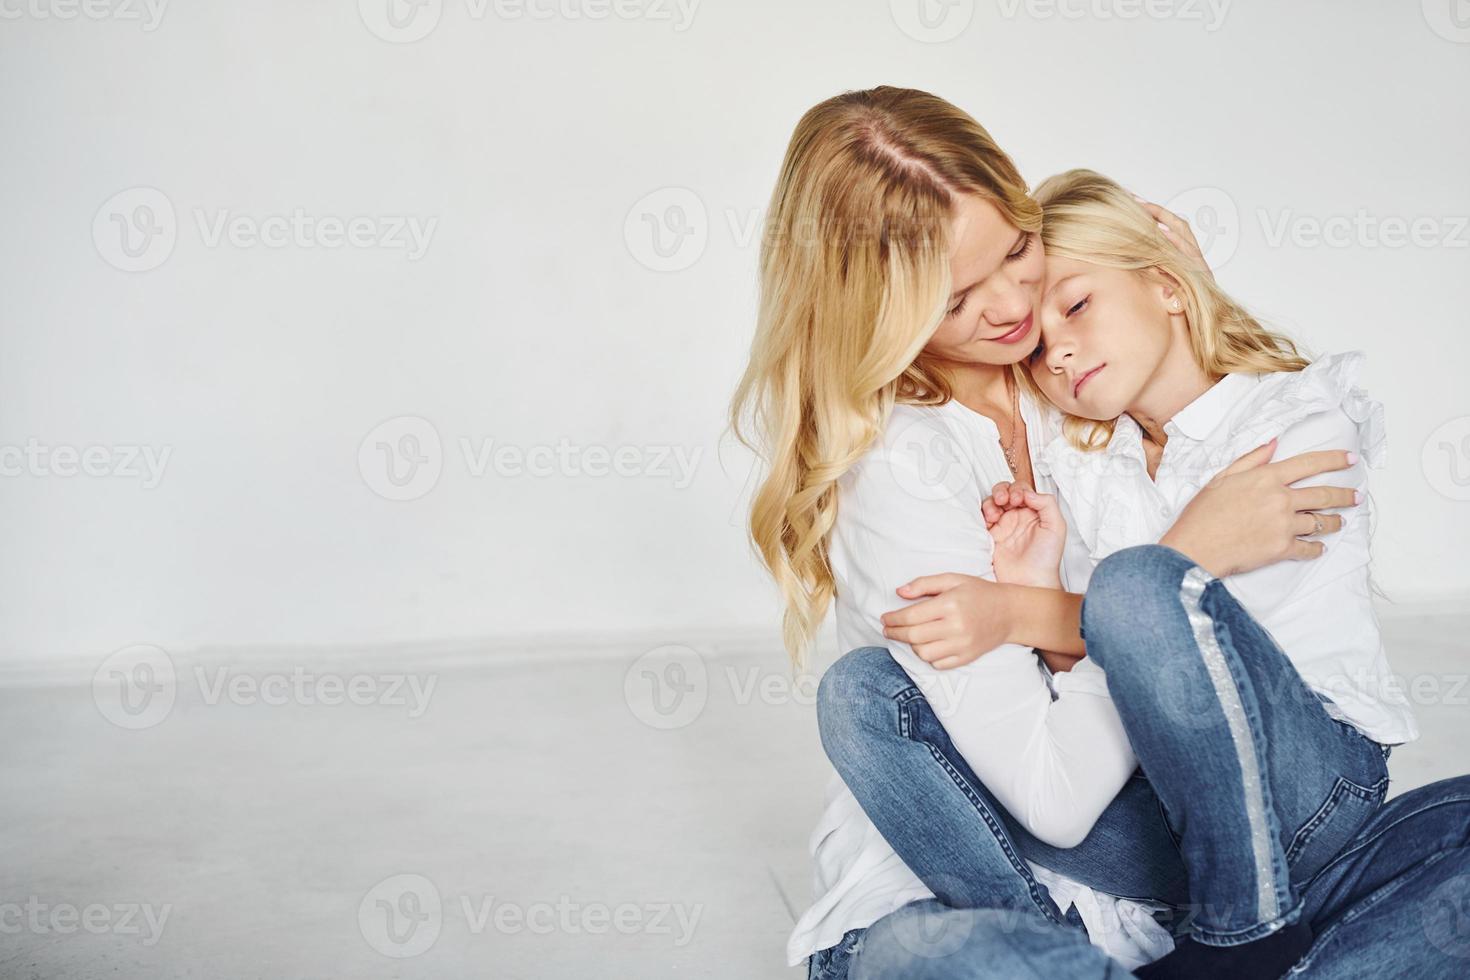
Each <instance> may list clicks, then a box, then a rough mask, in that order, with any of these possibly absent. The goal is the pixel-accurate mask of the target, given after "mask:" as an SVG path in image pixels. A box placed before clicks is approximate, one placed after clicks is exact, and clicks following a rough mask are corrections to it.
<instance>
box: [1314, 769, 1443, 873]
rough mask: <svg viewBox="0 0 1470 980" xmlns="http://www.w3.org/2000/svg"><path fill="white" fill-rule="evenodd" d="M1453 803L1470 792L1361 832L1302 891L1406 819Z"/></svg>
mask: <svg viewBox="0 0 1470 980" xmlns="http://www.w3.org/2000/svg"><path fill="white" fill-rule="evenodd" d="M1451 803H1470V793H1460V794H1456V795H1454V796H1448V797H1444V798H1442V799H1437V800H1433V801H1432V802H1430V803H1429V804H1428V805H1426V806H1422V807H1420V808H1419V809H1417V810H1413V811H1410V812H1409V813H1405V814H1402V815H1400V816H1399V817H1398V818H1397V819H1395V820H1394V821H1393V823H1391V824H1388V825H1387V826H1385V827H1378V828H1376V829H1375V830H1374V831H1373V832H1372V833H1371V834H1368V835H1366V836H1365V835H1364V834H1363V833H1362V832H1359V834H1358V836H1357V837H1355V838H1353V839H1352V840H1351V841H1349V842H1348V844H1347V846H1346V847H1344V848H1343V849H1342V850H1341V851H1339V852H1338V853H1337V854H1336V855H1335V856H1334V857H1333V858H1332V860H1331V861H1328V862H1327V863H1326V864H1325V865H1323V866H1322V870H1321V871H1318V872H1317V873H1316V874H1314V875H1312V877H1311V879H1310V880H1308V881H1306V882H1304V883H1303V884H1302V886H1301V891H1302V893H1303V894H1305V893H1306V891H1307V890H1308V889H1309V888H1311V887H1312V885H1314V884H1316V882H1317V879H1318V878H1321V877H1322V876H1323V875H1325V874H1326V873H1327V872H1328V871H1330V870H1331V869H1332V868H1333V867H1335V866H1336V865H1337V864H1338V863H1339V862H1341V861H1342V860H1343V859H1344V858H1346V857H1348V856H1349V855H1351V854H1354V853H1356V852H1357V851H1361V850H1362V849H1363V848H1365V847H1367V846H1368V845H1369V844H1372V843H1373V842H1374V841H1376V840H1377V839H1378V838H1380V837H1382V836H1383V835H1384V834H1386V833H1388V832H1389V831H1390V830H1392V829H1393V828H1395V827H1397V826H1398V825H1399V824H1401V823H1403V822H1404V821H1405V820H1408V819H1409V818H1411V817H1417V816H1419V814H1421V813H1427V812H1429V811H1430V810H1433V809H1435V808H1436V807H1441V806H1446V805H1448V804H1451Z"/></svg>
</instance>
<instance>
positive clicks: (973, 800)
mask: <svg viewBox="0 0 1470 980" xmlns="http://www.w3.org/2000/svg"><path fill="white" fill-rule="evenodd" d="M924 744H925V745H926V746H928V748H929V754H930V755H932V756H933V757H934V761H935V762H938V763H939V765H940V767H941V768H943V769H944V771H945V772H946V773H948V774H949V778H950V779H951V780H952V781H953V782H954V784H955V786H957V787H958V788H959V790H960V792H962V793H964V794H965V799H967V800H969V801H970V805H971V806H972V807H974V808H975V812H976V813H978V814H979V815H980V818H981V819H982V820H984V821H985V826H986V827H988V828H990V832H991V833H992V834H994V835H995V840H996V843H998V844H999V845H1000V848H1001V850H1002V851H1003V852H1005V856H1006V858H1007V859H1008V860H1009V861H1010V862H1011V869H1012V870H1013V871H1015V872H1016V873H1017V874H1019V875H1020V876H1021V878H1022V880H1024V881H1025V882H1026V891H1027V892H1028V893H1029V894H1030V895H1031V901H1032V902H1034V903H1035V904H1036V908H1037V910H1038V911H1039V912H1041V914H1042V915H1044V916H1046V917H1047V918H1048V919H1050V920H1052V921H1053V922H1056V923H1057V924H1058V925H1065V924H1066V923H1064V922H1062V921H1060V920H1059V919H1057V918H1056V917H1055V916H1054V915H1052V913H1051V910H1050V909H1048V908H1047V907H1046V901H1045V899H1043V898H1042V895H1041V892H1040V885H1039V884H1038V883H1037V881H1036V879H1035V878H1034V877H1033V876H1032V874H1031V872H1030V871H1029V870H1028V869H1027V868H1026V866H1025V865H1024V864H1023V863H1022V861H1021V856H1020V855H1019V854H1017V853H1016V852H1015V851H1014V850H1012V849H1011V846H1010V844H1009V843H1008V842H1007V840H1006V838H1005V836H1004V831H1005V828H1004V827H1002V826H1000V825H999V824H998V823H997V822H996V820H995V817H994V816H993V815H992V814H991V813H990V809H989V807H988V806H986V804H985V801H984V800H982V799H980V798H978V797H977V796H976V795H975V793H974V792H973V791H972V790H971V789H970V786H969V784H968V780H966V779H965V777H964V776H963V775H962V774H961V773H960V771H959V770H958V769H956V768H955V767H954V766H952V765H950V763H949V760H948V759H947V758H945V756H944V753H943V752H941V751H939V747H938V746H936V745H934V744H933V743H932V742H925V743H924ZM1053 904H1055V903H1053ZM1059 911H1060V910H1059Z"/></svg>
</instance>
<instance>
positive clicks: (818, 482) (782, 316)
mask: <svg viewBox="0 0 1470 980" xmlns="http://www.w3.org/2000/svg"><path fill="white" fill-rule="evenodd" d="M966 194H976V195H980V196H983V197H985V198H987V199H989V200H990V201H991V202H993V203H994V204H995V205H996V207H997V208H999V209H1000V211H1001V212H1002V213H1003V214H1004V215H1005V216H1006V217H1007V218H1008V219H1009V220H1010V221H1011V222H1012V223H1013V224H1014V225H1015V226H1016V227H1017V228H1021V229H1024V230H1026V231H1032V232H1034V231H1038V230H1039V229H1040V226H1041V210H1040V208H1038V207H1037V205H1036V202H1035V201H1033V200H1032V199H1031V198H1030V196H1028V194H1027V192H1026V185H1025V183H1024V182H1023V181H1022V179H1021V175H1020V173H1019V172H1017V170H1016V167H1015V165H1014V164H1013V163H1012V162H1011V160H1010V158H1009V157H1007V156H1006V155H1005V153H1003V152H1002V151H1001V149H1000V148H999V147H998V146H996V144H995V141H994V140H992V139H991V138H990V134H989V133H987V132H986V131H985V129H984V128H982V127H981V126H980V124H979V123H977V122H976V121H975V120H974V119H973V118H971V117H970V116H969V115H968V114H966V113H965V112H963V111H961V110H960V109H958V108H956V107H955V106H953V105H951V104H950V103H948V102H946V101H944V100H943V99H941V98H938V97H937V96H934V95H930V94H929V93H927V92H920V91H915V90H912V89H900V88H891V87H888V86H883V87H880V88H875V89H869V90H866V91H859V92H847V93H844V94H842V95H839V96H836V97H835V98H831V99H828V100H827V101H825V102H822V103H820V104H819V105H817V106H814V107H813V108H812V109H810V110H809V111H808V112H807V113H806V114H805V115H804V116H802V118H801V121H800V122H798V123H797V125H796V130H795V132H794V133H793V134H792V136H791V142H790V145H789V146H788V147H787V149H786V158H785V161H784V162H783V163H782V165H781V174H780V177H779V178H778V180H777V182H776V189H775V192H774V193H773V194H772V195H771V203H770V207H769V209H768V210H767V213H766V219H765V230H764V237H763V240H762V244H761V256H760V308H759V316H758V320H757V323H756V332H755V339H754V341H753V342H752V344H751V350H750V363H749V365H748V366H747V368H746V371H745V376H744V377H743V378H742V379H741V381H740V385H739V387H738V388H737V390H736V392H735V396H734V399H733V402H732V405H731V410H730V420H731V425H732V427H733V429H734V431H735V433H736V435H737V436H738V437H739V438H740V440H741V441H742V442H744V443H745V444H746V445H747V446H750V447H751V448H753V449H755V450H756V451H757V452H758V453H759V454H760V455H761V456H762V457H763V458H764V461H765V463H766V464H767V472H766V474H765V477H764V479H763V480H762V482H761V484H760V486H759V488H758V490H757V492H756V494H755V498H754V501H753V503H752V506H751V513H750V535H751V539H752V541H753V542H754V544H755V547H756V549H757V551H758V552H759V554H760V556H761V559H762V560H763V561H764V563H765V565H766V567H767V568H768V569H769V570H770V572H771V574H772V575H773V576H774V577H775V580H776V583H777V585H778V586H779V588H780V590H781V594H782V596H783V598H784V601H785V606H786V609H785V614H784V617H783V629H782V633H783V637H784V640H785V644H786V648H787V651H788V653H789V654H790V655H791V659H792V662H793V663H794V664H795V665H796V666H797V667H800V666H801V665H802V664H803V663H804V661H805V655H806V651H807V650H808V648H809V647H810V644H811V639H812V636H813V634H814V633H815V632H816V630H817V628H818V626H820V624H821V622H822V620H823V619H824V618H825V616H826V613H827V609H828V607H829V606H830V604H831V601H832V597H833V596H834V595H835V592H836V589H835V584H834V582H833V578H832V570H831V567H830V565H829V564H828V550H827V549H828V541H827V536H828V533H829V532H830V531H831V529H832V526H833V523H834V521H835V519H836V516H837V481H838V479H839V478H841V477H842V475H843V474H844V473H846V472H847V471H848V470H849V469H850V468H851V467H852V466H853V464H854V463H856V462H857V461H858V459H860V458H861V457H862V455H863V454H864V453H865V452H866V451H867V450H868V449H869V448H870V447H871V446H872V445H873V443H874V442H875V440H876V439H877V438H878V436H879V434H880V433H881V432H882V430H883V427H884V426H885V425H886V424H887V421H888V415H889V412H890V411H891V410H892V407H893V405H894V403H895V402H899V401H902V402H912V403H918V404H926V405H927V404H939V403H942V402H945V401H948V400H949V398H950V394H951V390H950V383H949V381H948V379H947V378H946V376H945V373H944V371H943V370H942V369H941V368H940V366H939V365H938V364H936V363H933V362H932V361H931V360H930V359H928V358H927V357H925V356H924V355H923V353H922V352H923V348H924V345H925V344H926V343H928V341H929V338H930V337H931V336H932V335H933V333H934V331H935V329H936V328H937V327H938V326H939V322H940V319H941V317H942V316H943V315H944V313H945V307H946V303H947V300H948V297H949V293H950V289H951V286H950V281H949V278H950V277H949V222H950V218H951V214H952V211H953V208H954V205H955V203H956V199H957V198H958V197H959V196H961V195H966ZM752 431H753V433H754V434H753V435H752V434H751V433H752Z"/></svg>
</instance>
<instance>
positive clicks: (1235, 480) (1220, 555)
mask: <svg viewBox="0 0 1470 980" xmlns="http://www.w3.org/2000/svg"><path fill="white" fill-rule="evenodd" d="M1275 449H1276V440H1275V439H1272V440H1271V441H1270V442H1268V443H1266V444H1265V445H1264V446H1260V447H1258V448H1256V449H1253V450H1251V451H1250V452H1248V453H1246V454H1245V455H1244V456H1242V457H1240V458H1239V459H1237V460H1236V461H1235V462H1233V463H1231V464H1230V465H1229V466H1227V467H1226V468H1225V469H1223V470H1221V471H1220V472H1219V473H1218V474H1216V476H1215V478H1214V479H1213V480H1211V481H1210V482H1209V483H1207V484H1206V485H1205V487H1204V489H1202V490H1200V492H1199V493H1198V494H1196V495H1195V497H1194V499H1193V500H1191V501H1190V502H1189V504H1188V505H1187V506H1186V507H1185V508H1184V511H1183V512H1182V513H1181V514H1180V515H1179V519H1178V520H1176V521H1175V522H1174V526H1173V527H1171V528H1170V529H1169V530H1168V531H1167V532H1165V534H1164V536H1163V537H1162V538H1161V539H1160V540H1159V544H1162V545H1167V546H1168V547H1170V548H1173V549H1174V550H1175V551H1178V552H1180V553H1181V554H1183V555H1185V556H1186V557H1188V558H1189V559H1190V560H1191V561H1193V562H1194V563H1195V564H1197V565H1199V566H1200V567H1202V568H1204V569H1205V571H1207V572H1209V573H1210V574H1212V575H1214V576H1216V577H1217V578H1223V577H1225V576H1227V575H1236V574H1239V573H1241V572H1248V571H1250V570H1252V569H1255V568H1261V567H1262V566H1264V565H1270V564H1273V563H1275V562H1278V561H1282V560H1285V559H1294V560H1302V559H1310V558H1316V557H1318V556H1319V555H1321V554H1322V552H1323V550H1324V548H1325V545H1324V544H1323V543H1322V542H1321V541H1306V540H1303V538H1304V537H1306V536H1308V535H1315V534H1332V533H1334V532H1337V531H1340V530H1342V517H1341V516H1340V515H1338V514H1314V513H1313V512H1314V511H1321V510H1329V509H1332V508H1337V507H1352V506H1354V505H1355V504H1356V503H1358V501H1359V499H1360V497H1359V495H1358V492H1357V491H1356V490H1353V489H1352V488H1351V487H1333V486H1318V487H1302V488H1296V487H1293V486H1292V485H1291V484H1293V483H1296V482H1297V481H1298V480H1304V479H1306V478H1307V477H1310V476H1316V475H1317V474H1319V473H1327V472H1330V471H1332V470H1343V469H1347V468H1348V467H1350V466H1352V465H1353V464H1355V463H1356V462H1357V457H1356V456H1355V455H1354V454H1353V453H1349V452H1340V451H1337V450H1331V451H1325V452H1310V453H1301V454H1300V455H1297V456H1288V457H1287V458H1286V459H1283V460H1281V461H1279V462H1276V463H1270V462H1267V461H1268V460H1269V459H1270V458H1271V454H1272V453H1273V452H1274V451H1275ZM1319 520H1320V521H1321V528H1320V530H1319V529H1318V526H1317V522H1318V521H1319Z"/></svg>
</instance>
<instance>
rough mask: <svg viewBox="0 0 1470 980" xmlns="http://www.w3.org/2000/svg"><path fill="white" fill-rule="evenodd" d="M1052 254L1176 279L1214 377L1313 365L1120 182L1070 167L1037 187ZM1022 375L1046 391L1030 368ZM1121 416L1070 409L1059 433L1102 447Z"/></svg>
mask: <svg viewBox="0 0 1470 980" xmlns="http://www.w3.org/2000/svg"><path fill="white" fill-rule="evenodd" d="M1036 200H1037V202H1038V203H1040V204H1041V208H1042V212H1043V215H1044V219H1043V222H1042V228H1041V240H1042V242H1043V243H1044V244H1045V246H1046V254H1047V257H1048V258H1070V259H1076V260H1078V261H1081V262H1090V263H1092V264H1093V265H1101V266H1106V267H1108V268H1112V269H1127V270H1130V271H1137V272H1144V271H1150V270H1151V271H1154V272H1157V273H1162V274H1163V275H1165V276H1167V277H1168V278H1169V279H1171V280H1173V282H1174V285H1175V288H1176V290H1177V292H1178V294H1179V297H1180V299H1181V300H1182V301H1183V304H1184V316H1185V322H1186V323H1188V324H1189V342H1190V346H1191V348H1192V350H1193V351H1194V359H1195V361H1196V362H1197V363H1198V364H1199V366H1200V367H1201V368H1202V369H1204V371H1205V372H1206V373H1207V374H1208V375H1209V376H1210V377H1212V378H1220V377H1223V376H1224V375H1226V374H1230V373H1232V372H1237V371H1239V372H1246V373H1254V374H1266V373H1270V372H1273V371H1300V370H1301V369H1302V368H1304V367H1306V366H1307V364H1308V363H1309V362H1308V361H1307V359H1306V358H1305V357H1303V356H1302V355H1301V354H1300V353H1299V352H1298V351H1297V347H1296V345H1295V344H1294V343H1292V342H1291V340H1290V339H1288V338H1287V337H1285V336H1283V335H1281V334H1278V333H1274V332H1272V331H1271V330H1268V329H1267V328H1266V327H1265V326H1263V325H1262V324H1261V323H1260V321H1258V320H1257V319H1256V318H1255V317H1253V316H1251V315H1250V314H1249V313H1248V312H1246V310H1245V308H1244V307H1243V306H1241V305H1240V304H1239V303H1237V302H1236V301H1235V300H1233V299H1231V298H1230V297H1229V296H1228V295H1227V294H1226V293H1225V291H1224V290H1222V289H1221V288H1220V287H1219V285H1218V284H1217V283H1216V282H1215V280H1214V278H1213V277H1212V276H1211V275H1210V274H1209V273H1208V272H1207V271H1205V270H1203V269H1201V268H1199V266H1198V265H1196V264H1195V262H1194V260H1193V259H1191V258H1189V257H1187V256H1186V255H1185V254H1184V253H1183V252H1181V251H1180V250H1179V248H1178V247H1177V246H1175V245H1174V243H1173V242H1171V241H1169V239H1167V238H1165V237H1164V235H1163V233H1162V232H1161V231H1160V230H1159V228H1158V225H1157V223H1156V222H1155V221H1154V219H1153V217H1152V216H1151V215H1150V214H1149V213H1148V212H1147V211H1145V210H1144V209H1143V207H1142V206H1140V205H1139V203H1138V202H1137V201H1136V200H1134V198H1133V195H1132V194H1130V193H1129V192H1128V191H1126V190H1124V189H1123V188H1122V187H1121V186H1119V185H1118V184H1117V183H1116V182H1115V181H1113V180H1111V179H1109V178H1107V177H1104V176H1103V175H1102V174H1100V173H1097V172H1095V171H1092V170H1068V171H1066V172H1065V173H1060V174H1057V175H1056V176H1055V177H1048V178H1047V179H1046V180H1044V181H1042V182H1041V185H1040V186H1039V187H1037V188H1036ZM1017 375H1018V377H1020V378H1021V379H1022V381H1023V382H1024V383H1026V384H1027V385H1028V386H1030V387H1031V390H1032V391H1033V392H1034V393H1035V394H1036V396H1037V397H1042V396H1041V393H1040V391H1038V390H1037V389H1036V388H1035V386H1034V384H1033V383H1032V382H1031V379H1030V376H1029V375H1028V374H1027V373H1026V372H1025V371H1019V372H1017ZM1115 422H1116V420H1108V421H1101V422H1099V421H1096V420H1093V419H1084V418H1079V417H1077V416H1072V415H1068V416H1066V417H1065V418H1064V420H1063V422H1062V432H1063V434H1065V435H1066V437H1067V439H1068V440H1069V441H1070V442H1071V443H1072V445H1074V446H1076V447H1078V448H1079V449H1084V450H1089V451H1090V450H1098V449H1102V448H1103V447H1104V446H1106V445H1107V444H1108V441H1109V440H1110V439H1112V437H1113V426H1114V424H1115Z"/></svg>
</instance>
